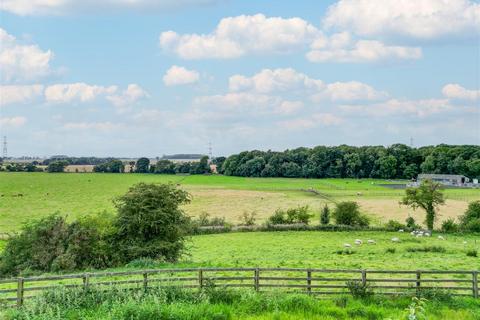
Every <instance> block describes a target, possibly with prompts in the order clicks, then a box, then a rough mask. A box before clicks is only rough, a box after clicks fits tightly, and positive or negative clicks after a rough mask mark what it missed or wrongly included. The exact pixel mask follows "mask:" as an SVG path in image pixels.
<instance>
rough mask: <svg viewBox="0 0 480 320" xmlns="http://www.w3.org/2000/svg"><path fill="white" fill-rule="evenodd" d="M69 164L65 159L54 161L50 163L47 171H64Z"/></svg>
mask: <svg viewBox="0 0 480 320" xmlns="http://www.w3.org/2000/svg"><path fill="white" fill-rule="evenodd" d="M67 166H68V162H67V161H65V160H59V161H53V162H50V163H49V164H48V167H47V172H64V171H65V168H66V167H67Z"/></svg>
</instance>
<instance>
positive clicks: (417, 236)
mask: <svg viewBox="0 0 480 320" xmlns="http://www.w3.org/2000/svg"><path fill="white" fill-rule="evenodd" d="M421 237H423V233H419V234H417V235H416V236H415V238H421Z"/></svg>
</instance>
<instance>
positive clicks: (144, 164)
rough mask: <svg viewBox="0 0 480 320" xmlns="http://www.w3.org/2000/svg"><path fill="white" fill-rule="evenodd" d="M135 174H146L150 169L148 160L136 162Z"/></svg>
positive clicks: (141, 159)
mask: <svg viewBox="0 0 480 320" xmlns="http://www.w3.org/2000/svg"><path fill="white" fill-rule="evenodd" d="M136 167H137V168H136V170H135V172H138V173H148V172H149V169H150V160H149V159H148V158H140V159H138V161H137V165H136Z"/></svg>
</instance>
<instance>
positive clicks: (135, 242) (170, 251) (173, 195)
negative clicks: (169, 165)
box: [114, 162, 190, 262]
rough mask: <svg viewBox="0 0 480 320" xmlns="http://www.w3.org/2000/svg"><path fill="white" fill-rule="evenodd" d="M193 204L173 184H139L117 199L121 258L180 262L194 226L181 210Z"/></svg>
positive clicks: (126, 259) (118, 245)
mask: <svg viewBox="0 0 480 320" xmlns="http://www.w3.org/2000/svg"><path fill="white" fill-rule="evenodd" d="M137 164H138V162H137ZM189 201H190V195H189V194H188V193H187V192H186V191H183V190H180V189H177V188H176V187H175V186H174V185H171V184H146V183H139V184H136V185H134V186H133V187H131V188H130V189H129V190H128V192H127V193H126V194H125V195H123V196H121V197H119V198H117V199H116V200H115V206H116V208H117V211H118V214H117V217H116V219H115V221H114V225H115V227H116V229H117V234H116V241H115V243H116V245H117V247H118V248H117V253H118V255H117V258H118V259H119V260H120V261H125V262H128V261H131V260H134V259H138V258H141V257H149V258H152V259H157V258H163V259H165V260H167V261H175V260H177V259H178V257H179V256H180V254H181V253H182V252H183V250H184V241H185V236H186V235H187V233H188V230H189V226H190V220H189V218H188V216H186V215H185V213H184V212H183V210H182V209H181V208H180V206H181V205H183V204H186V203H188V202H189Z"/></svg>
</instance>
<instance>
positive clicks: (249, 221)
mask: <svg viewBox="0 0 480 320" xmlns="http://www.w3.org/2000/svg"><path fill="white" fill-rule="evenodd" d="M256 220H257V213H256V212H255V211H252V212H250V213H248V212H246V211H244V212H243V214H242V215H241V216H240V221H241V224H240V225H242V226H254V225H255V222H256Z"/></svg>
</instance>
